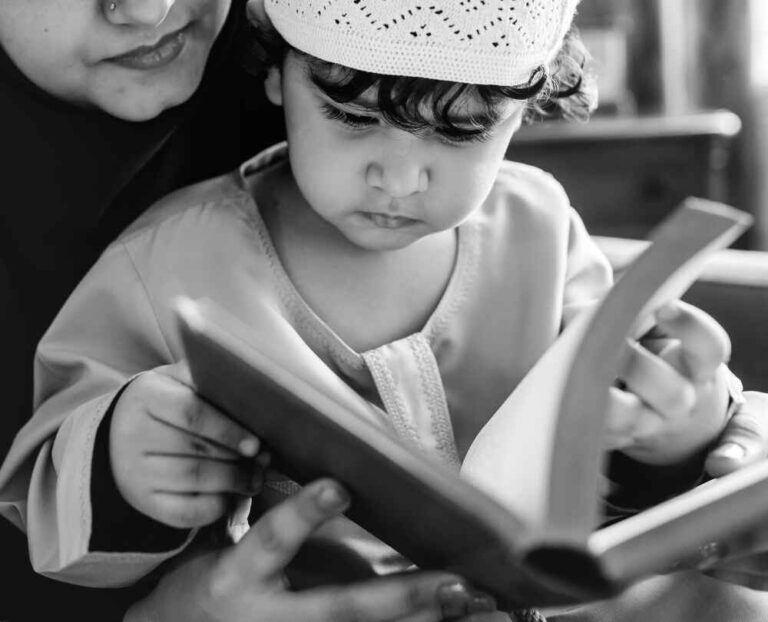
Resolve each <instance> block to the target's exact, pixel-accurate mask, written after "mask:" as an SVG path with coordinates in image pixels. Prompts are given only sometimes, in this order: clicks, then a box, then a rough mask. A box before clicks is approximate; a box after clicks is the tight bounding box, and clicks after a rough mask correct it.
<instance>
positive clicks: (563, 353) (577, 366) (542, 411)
mask: <svg viewBox="0 0 768 622" xmlns="http://www.w3.org/2000/svg"><path fill="white" fill-rule="evenodd" d="M749 222H750V218H749V216H747V215H746V214H743V213H742V212H739V211H737V210H734V209H732V208H728V207H726V206H722V205H720V204H714V203H711V202H707V201H702V200H698V199H688V200H687V201H686V202H685V203H684V204H683V205H682V206H681V207H679V208H678V209H677V210H676V212H675V213H674V214H673V215H672V216H671V217H670V218H669V219H668V220H667V221H666V222H665V223H664V224H663V225H662V226H660V227H659V228H658V230H657V232H656V233H655V235H654V236H653V238H652V240H653V243H652V244H651V245H650V246H649V247H648V249H647V250H646V251H645V252H644V254H642V255H641V256H640V257H639V258H638V259H637V260H636V261H635V262H634V263H633V264H632V265H631V266H630V267H629V268H628V269H627V270H626V271H625V272H624V273H623V275H622V276H621V278H620V279H619V280H618V281H617V283H616V284H615V285H614V287H613V288H612V289H611V290H610V291H609V293H608V294H607V295H606V296H605V297H604V299H603V300H602V301H601V303H600V304H599V305H598V306H597V307H596V308H595V309H593V310H591V311H590V312H587V313H584V314H582V316H580V317H579V318H577V319H576V320H574V321H573V322H572V323H571V324H570V325H569V326H568V328H567V329H566V331H564V332H563V334H562V335H561V337H560V338H559V339H558V340H557V341H556V342H555V344H554V345H553V346H552V348H551V349H550V350H549V351H548V352H547V353H546V354H545V355H544V356H543V357H542V358H541V360H540V361H539V362H538V363H537V364H536V366H535V367H534V368H533V370H532V371H531V372H530V373H529V374H528V376H526V378H525V379H524V380H523V382H522V383H521V384H520V385H519V386H518V388H517V389H516V390H515V391H514V393H513V394H512V395H511V396H510V397H509V398H508V399H507V400H506V401H505V402H504V403H503V405H502V406H501V408H500V409H499V410H498V411H497V412H496V413H495V414H494V416H493V417H492V418H491V420H490V421H489V422H488V423H487V424H486V426H485V427H484V428H483V429H482V430H481V432H480V433H479V435H478V436H477V438H476V439H475V441H474V442H473V444H472V446H471V447H470V449H469V452H468V454H467V456H466V458H465V460H464V463H463V465H462V468H461V473H460V474H458V473H456V472H455V470H452V469H451V468H449V467H448V466H443V465H441V464H438V463H437V462H436V461H434V460H432V459H427V458H425V457H424V456H422V455H420V454H419V453H418V452H416V451H414V450H413V449H411V448H410V447H407V446H405V445H403V444H402V443H401V442H400V441H398V440H397V439H396V438H395V437H394V435H391V434H389V433H388V432H387V431H386V430H383V429H382V428H380V427H378V426H376V425H374V424H373V423H371V421H370V419H369V410H368V408H367V403H366V402H365V400H363V398H362V397H360V396H358V395H357V394H356V393H354V391H352V390H351V389H350V388H349V387H348V386H347V385H346V384H344V383H343V382H342V381H341V379H340V378H338V377H337V376H335V374H334V373H333V372H332V371H331V370H330V369H329V368H327V367H326V366H324V365H320V366H318V365H308V364H305V361H308V360H309V359H311V357H313V356H315V355H314V353H312V351H311V350H309V348H308V346H306V344H304V343H303V342H302V341H301V340H300V338H299V337H298V335H296V338H295V340H294V341H293V342H290V341H288V342H287V343H286V342H285V340H280V346H279V347H277V346H275V344H274V343H273V342H272V341H271V340H270V339H268V338H266V337H265V335H266V336H268V335H270V331H271V327H270V325H269V322H270V321H271V320H270V318H268V317H266V318H264V319H263V324H262V327H263V330H260V331H259V333H260V336H259V335H253V334H252V333H253V331H249V330H247V329H246V328H245V326H244V325H243V324H241V323H240V322H239V321H237V320H236V319H235V318H233V317H231V316H230V315H228V314H227V313H226V312H225V311H224V310H222V309H219V308H217V307H216V306H215V305H213V304H212V303H210V302H209V301H191V300H183V301H180V303H179V306H178V315H179V320H180V325H181V332H182V341H183V343H184V347H185V350H186V355H187V358H188V362H189V366H190V369H191V373H192V376H193V378H194V381H195V383H196V385H197V388H198V390H199V392H200V393H201V394H202V395H203V396H204V397H206V398H207V399H208V400H210V401H211V402H213V403H214V404H216V405H218V406H219V407H220V408H222V409H223V410H224V411H225V412H228V413H229V414H230V415H231V416H232V417H234V418H235V419H237V420H239V421H241V422H242V423H243V424H244V425H246V426H247V427H248V428H250V429H251V430H252V431H253V432H254V433H256V434H257V435H258V436H260V437H261V438H262V439H263V441H264V442H265V443H266V445H267V446H268V447H270V449H271V450H272V452H273V456H274V463H275V465H276V466H277V467H278V468H280V469H281V470H282V471H283V472H285V473H286V474H287V475H288V476H290V477H292V478H293V479H294V480H296V481H297V482H299V483H306V482H308V481H310V480H312V479H315V478H317V477H320V476H332V477H334V478H336V479H337V480H339V481H340V482H342V483H343V484H344V485H345V486H346V487H347V488H348V489H349V490H350V492H351V494H352V499H353V503H352V506H351V507H350V509H349V511H348V513H347V515H348V516H349V517H350V518H351V519H352V520H354V521H356V522H357V523H359V524H360V525H361V526H363V527H364V528H366V529H367V530H368V531H370V532H371V533H373V534H374V535H375V536H377V537H378V538H380V539H381V540H383V541H384V542H386V543H387V544H389V545H390V546H392V547H393V548H395V549H396V550H398V551H399V552H400V553H402V554H403V555H404V556H405V557H407V558H408V559H410V560H411V561H413V562H414V563H415V564H416V565H418V566H420V567H422V568H439V569H446V570H450V571H455V572H457V573H459V574H460V575H462V576H464V577H466V578H467V579H468V580H470V581H471V582H473V583H474V584H475V585H476V586H478V587H479V588H481V589H484V590H486V591H488V592H490V593H491V594H493V595H494V596H495V597H496V598H497V599H498V601H499V602H500V604H501V605H502V606H504V607H515V606H529V605H538V606H545V605H556V604H564V603H570V602H578V601H588V600H594V599H598V598H605V597H608V596H610V595H612V594H615V593H617V592H618V591H620V590H621V589H623V588H624V587H625V586H626V585H628V584H629V583H631V582H632V581H634V580H637V579H639V578H642V577H643V576H646V575H648V574H651V573H656V572H664V571H666V570H669V569H671V568H673V567H675V566H676V565H679V564H695V563H696V562H697V561H703V560H704V558H707V557H711V556H718V555H722V554H724V553H727V552H733V550H734V548H738V546H739V545H743V543H744V542H747V541H749V537H750V534H752V533H754V532H755V530H756V527H757V525H758V524H759V523H760V522H761V521H763V520H765V521H768V461H765V462H764V463H760V464H757V465H755V466H753V467H749V468H745V469H743V470H741V471H739V472H737V473H734V474H731V475H728V476H726V477H723V478H721V479H719V480H716V481H713V482H708V483H707V484H704V485H702V486H700V487H698V488H696V489H694V490H692V491H689V492H686V493H685V494H682V495H680V496H678V497H676V498H674V499H672V500H669V501H665V502H663V503H661V504H659V505H657V506H655V507H653V508H650V509H648V510H645V511H642V512H640V513H639V514H637V515H635V516H633V517H630V518H627V519H625V520H623V521H621V522H618V523H615V524H613V525H611V526H608V527H604V528H598V524H599V520H600V516H599V510H600V501H599V481H600V478H601V470H602V466H603V460H604V457H605V456H604V451H603V448H602V436H603V435H602V430H603V428H604V424H605V413H606V406H607V400H608V391H609V387H610V386H611V385H612V384H613V383H614V382H615V379H616V370H617V369H618V368H619V363H620V357H621V355H622V351H623V344H624V341H625V339H626V338H627V337H628V336H635V337H637V336H640V335H642V334H643V333H644V332H646V331H647V330H648V329H649V328H650V325H651V320H650V317H651V314H652V312H653V311H654V310H655V309H657V308H658V307H659V306H661V305H662V304H664V303H666V302H668V301H669V300H672V299H675V298H678V297H679V296H680V295H681V294H682V293H683V292H684V291H685V289H687V287H688V286H689V285H690V284H691V283H692V282H693V280H695V278H696V275H697V274H698V272H699V271H700V269H701V267H702V264H703V263H704V262H705V261H706V258H707V257H708V256H709V255H710V254H711V253H712V252H713V251H715V250H717V249H720V248H723V247H725V246H727V245H729V244H730V243H731V242H732V241H733V240H734V239H735V238H736V237H738V235H740V234H741V232H742V231H743V230H744V229H745V228H746V227H747V226H748V225H749ZM259 321H260V322H261V319H260V320H259ZM275 330H279V327H277V326H275ZM320 387H322V389H320Z"/></svg>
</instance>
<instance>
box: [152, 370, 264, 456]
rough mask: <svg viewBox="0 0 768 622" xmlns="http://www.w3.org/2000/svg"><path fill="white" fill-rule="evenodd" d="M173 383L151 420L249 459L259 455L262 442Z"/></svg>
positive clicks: (157, 405)
mask: <svg viewBox="0 0 768 622" xmlns="http://www.w3.org/2000/svg"><path fill="white" fill-rule="evenodd" d="M170 382H172V383H173V385H172V386H169V387H168V389H167V390H166V391H164V393H163V395H162V399H161V400H158V401H157V402H156V403H155V405H154V407H153V408H152V409H151V414H152V416H154V417H156V418H158V419H160V420H162V421H165V422H166V423H168V424H169V425H172V426H175V427H177V428H179V429H181V430H184V431H186V432H188V433H189V434H192V435H193V436H196V437H199V438H200V439H203V440H205V441H208V442H210V443H215V444H217V445H219V446H221V447H224V448H227V449H229V450H231V451H234V452H237V453H238V454H240V455H242V456H246V457H253V456H255V455H256V454H257V453H258V451H259V445H260V444H259V439H258V438H257V437H256V436H254V435H253V434H252V433H251V432H249V431H248V430H246V429H245V428H244V427H243V426H241V425H240V424H239V423H237V422H236V421H234V420H233V419H230V418H229V417H227V416H226V415H225V414H224V413H222V412H221V411H220V410H219V409H218V408H216V407H215V406H213V405H212V404H210V403H209V402H206V401H205V400H204V399H202V398H201V397H200V396H198V395H197V394H196V393H195V392H194V391H193V390H192V389H190V388H189V387H187V386H185V385H183V384H181V383H178V382H176V381H174V380H172V379H170Z"/></svg>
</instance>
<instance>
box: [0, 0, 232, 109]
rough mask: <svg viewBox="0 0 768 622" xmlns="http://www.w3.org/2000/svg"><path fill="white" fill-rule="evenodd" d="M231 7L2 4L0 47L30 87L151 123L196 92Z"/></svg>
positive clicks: (226, 0) (120, 1)
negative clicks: (22, 74) (24, 76)
mask: <svg viewBox="0 0 768 622" xmlns="http://www.w3.org/2000/svg"><path fill="white" fill-rule="evenodd" d="M229 4H230V0H116V1H115V4H114V6H113V5H111V3H110V0H0V44H1V45H2V47H3V48H4V49H5V51H6V52H7V54H8V55H9V56H10V58H11V60H13V62H14V63H15V64H16V66H17V67H18V68H19V69H20V70H21V71H22V72H23V73H24V74H25V75H26V76H27V77H28V78H29V79H30V80H31V81H32V82H34V83H35V84H37V85H38V86H39V87H41V88H42V89H44V90H45V91H48V92H49V93H51V94H53V95H55V96H56V97H59V98H61V99H64V100H67V101H72V102H75V103H78V104H82V105H85V106H95V107H97V108H101V109H102V110H104V111H105V112H107V113H109V114H111V115H114V116H116V117H119V118H122V119H126V120H131V121H141V120H146V119H151V118H152V117H155V116H157V115H158V114H159V113H160V112H162V111H163V110H165V109H166V108H169V107H171V106H174V105H177V104H180V103H182V102H184V101H185V100H187V99H188V98H189V97H190V96H191V95H192V93H194V91H195V90H196V89H197V87H198V85H199V83H200V79H201V77H202V73H203V69H204V67H205V63H206V61H207V59H208V54H209V52H210V50H211V46H212V45H213V42H214V40H215V39H216V37H217V35H218V33H219V31H220V30H221V27H222V25H223V23H224V20H225V18H226V15H227V11H228V10H229Z"/></svg>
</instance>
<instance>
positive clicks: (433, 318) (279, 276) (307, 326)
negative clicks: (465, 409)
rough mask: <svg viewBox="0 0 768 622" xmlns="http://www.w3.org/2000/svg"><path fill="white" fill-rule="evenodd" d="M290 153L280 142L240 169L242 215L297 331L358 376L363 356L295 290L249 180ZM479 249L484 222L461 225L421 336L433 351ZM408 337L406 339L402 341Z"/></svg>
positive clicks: (471, 273) (464, 290) (456, 307)
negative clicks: (451, 262)
mask: <svg viewBox="0 0 768 622" xmlns="http://www.w3.org/2000/svg"><path fill="white" fill-rule="evenodd" d="M287 153H288V149H287V145H286V143H279V144H277V145H273V146H272V147H270V148H268V149H266V150H264V151H262V152H261V153H259V154H258V155H256V156H255V157H254V158H251V159H250V160H248V161H247V162H245V163H244V164H243V165H242V166H241V167H240V180H239V182H240V183H239V190H240V192H242V194H243V195H244V196H243V202H242V205H243V210H244V212H245V214H246V216H247V219H248V222H249V223H250V225H251V226H252V227H253V228H254V230H255V232H256V234H257V236H258V240H259V243H260V244H261V246H262V249H263V251H264V253H265V255H266V257H267V259H268V262H269V266H270V269H271V270H272V272H273V274H274V276H275V278H276V281H277V283H278V289H279V292H280V298H281V301H282V302H283V304H284V305H285V307H286V309H287V310H288V311H289V313H291V315H292V317H293V318H294V321H296V323H297V327H300V330H301V331H302V332H303V333H305V334H307V335H311V337H312V338H313V339H314V340H315V341H316V342H317V343H318V345H321V346H322V347H323V348H324V349H325V350H326V351H328V352H329V353H330V354H331V356H332V358H333V360H334V362H335V363H336V364H339V365H341V366H342V367H344V368H348V369H351V370H354V371H358V372H360V371H363V370H365V369H366V364H365V361H364V359H363V356H362V355H363V353H362V352H357V351H356V350H354V349H353V348H351V347H350V346H349V345H348V344H347V343H346V342H345V341H344V340H343V339H341V337H339V335H338V334H337V333H336V332H335V331H334V330H333V329H332V328H331V327H330V326H329V325H328V324H327V323H326V322H325V321H324V320H323V319H322V318H321V317H320V316H319V315H317V313H315V311H314V310H313V309H312V307H311V306H310V305H309V304H308V303H307V301H306V300H305V299H304V297H303V296H302V295H301V292H299V290H298V289H296V286H295V285H294V284H293V281H292V280H291V278H290V276H289V275H288V273H287V271H286V269H285V266H284V265H283V263H282V261H281V259H280V257H279V255H278V253H277V249H276V248H275V245H274V243H273V241H272V236H271V235H270V233H269V230H268V228H267V225H266V223H265V221H264V219H263V217H262V215H261V211H260V210H259V207H258V205H257V204H256V201H255V200H254V198H253V196H252V194H251V192H250V185H251V183H252V182H251V181H250V180H249V177H252V176H253V175H256V174H258V173H260V172H262V171H263V170H265V169H266V168H267V167H270V166H273V165H275V164H277V163H278V162H281V161H284V160H285V159H286V158H287ZM479 244H480V235H479V223H477V222H474V221H471V220H470V221H468V222H465V223H462V224H461V225H459V227H458V228H457V251H456V260H455V262H454V265H453V268H452V270H451V275H450V277H449V279H448V284H447V285H446V287H445V290H444V291H443V294H442V296H441V297H440V300H439V301H438V303H437V305H435V308H434V310H433V311H432V313H431V314H430V316H429V318H428V319H427V321H426V322H425V324H424V326H423V327H422V329H421V330H420V331H417V332H418V333H420V334H422V335H424V337H425V338H426V339H427V341H428V343H429V344H430V347H431V348H432V349H433V351H434V349H435V344H436V342H437V340H438V339H439V338H440V336H441V335H442V334H443V333H444V332H445V330H446V328H447V327H448V325H449V324H450V320H451V318H453V316H454V315H455V314H456V312H457V311H458V310H459V308H460V307H461V303H462V301H463V300H465V299H466V296H467V293H468V290H469V288H470V287H471V284H472V283H473V282H474V280H475V279H474V278H473V277H474V274H475V270H476V267H477V257H478V255H479V250H480V249H479ZM407 336H408V335H403V336H402V337H403V338H404V337H407ZM395 341H397V340H395ZM390 343H391V342H390ZM385 345H388V344H381V345H380V346H378V347H379V348H380V347H383V346H385ZM376 349H378V348H372V350H376Z"/></svg>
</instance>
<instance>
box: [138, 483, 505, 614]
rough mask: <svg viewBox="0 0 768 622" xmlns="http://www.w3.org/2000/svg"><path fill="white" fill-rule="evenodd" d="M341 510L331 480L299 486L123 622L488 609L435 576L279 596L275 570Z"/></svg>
mask: <svg viewBox="0 0 768 622" xmlns="http://www.w3.org/2000/svg"><path fill="white" fill-rule="evenodd" d="M348 504H349V499H348V497H347V495H346V493H345V492H344V490H343V489H342V488H341V487H340V486H339V485H338V484H336V483H335V482H333V481H331V480H319V481H317V482H314V483H312V484H310V485H308V486H306V487H304V488H303V489H302V490H301V491H300V492H299V493H298V494H296V495H294V496H293V497H291V498H289V499H287V500H286V501H284V502H283V503H282V504H280V505H278V506H276V507H274V508H272V509H271V510H269V511H268V512H267V513H266V514H264V515H263V516H262V517H261V518H260V519H259V520H258V521H257V522H256V523H255V524H254V525H253V527H252V528H251V529H250V531H249V532H248V533H247V534H246V535H245V536H244V537H243V538H242V539H241V540H240V542H238V543H237V544H235V545H232V546H230V547H228V548H224V549H216V550H208V551H202V552H198V553H197V554H196V555H195V556H193V557H188V558H185V559H183V560H181V562H180V563H179V565H177V566H176V567H175V568H173V569H172V570H170V571H169V572H168V573H167V574H166V575H165V576H164V577H163V579H162V580H161V581H160V583H159V585H158V586H157V588H156V589H155V590H154V592H152V593H151V594H150V595H149V596H147V597H146V598H145V599H144V600H143V601H141V602H139V603H137V604H135V605H134V606H133V607H132V608H131V609H130V611H129V612H128V613H127V614H126V618H125V622H150V621H151V622H176V621H177V620H178V621H179V622H228V621H232V622H248V620H259V621H261V622H281V621H283V620H285V621H287V622H295V621H296V620H302V621H303V622H326V621H327V622H344V621H352V620H354V621H355V622H379V621H385V620H387V621H391V622H394V621H396V620H402V621H406V620H407V621H412V622H432V621H435V622H436V621H438V620H444V619H455V618H461V617H464V616H469V615H472V614H474V613H481V612H489V611H492V610H493V608H494V606H493V602H492V601H491V600H490V599H489V598H488V597H485V596H476V595H473V594H472V593H471V592H470V591H469V590H468V588H467V587H466V586H465V584H464V583H463V582H462V581H461V580H460V579H459V578H458V577H456V576H455V575H451V574H447V573H439V572H429V573H427V572H425V573H412V574H410V573H409V574H404V575H397V576H392V577H388V578H380V579H374V580H371V581H366V582H362V583H355V584H351V585H345V586H333V587H320V588H314V589H309V590H306V591H303V592H290V591H287V590H286V587H285V582H284V578H283V577H284V575H283V571H284V569H285V567H286V566H287V565H288V563H289V562H290V561H291V559H292V558H293V557H294V555H295V554H296V552H297V550H298V548H299V547H300V546H301V544H302V543H303V542H304V541H305V540H306V539H307V538H308V537H309V536H310V535H311V534H312V533H313V532H314V531H315V530H316V529H317V528H318V527H319V526H320V525H321V524H322V523H324V522H325V521H327V520H328V519H330V518H332V517H333V516H336V515H338V514H340V513H341V512H343V511H344V509H346V507H347V506H348ZM478 619H480V618H478ZM490 619H493V618H490Z"/></svg>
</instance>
